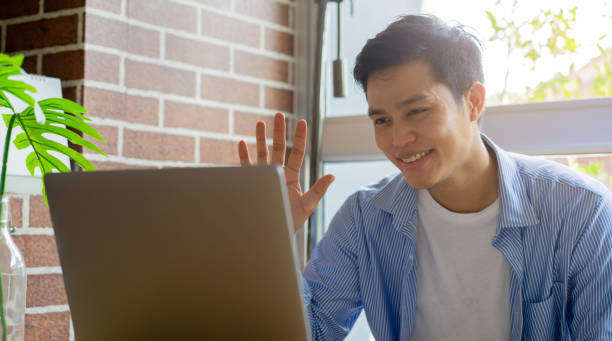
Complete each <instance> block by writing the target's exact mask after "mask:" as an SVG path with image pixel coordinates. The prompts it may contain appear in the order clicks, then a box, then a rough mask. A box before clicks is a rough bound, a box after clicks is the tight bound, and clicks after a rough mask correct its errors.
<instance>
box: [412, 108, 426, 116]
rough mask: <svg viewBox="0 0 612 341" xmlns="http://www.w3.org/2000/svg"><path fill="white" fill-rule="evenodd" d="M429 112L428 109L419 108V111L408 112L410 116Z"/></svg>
mask: <svg viewBox="0 0 612 341" xmlns="http://www.w3.org/2000/svg"><path fill="white" fill-rule="evenodd" d="M425 111H427V109H426V108H417V109H412V110H410V111H409V112H408V114H409V115H416V114H420V113H422V112H425Z"/></svg>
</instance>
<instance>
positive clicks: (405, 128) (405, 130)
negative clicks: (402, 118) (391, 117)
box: [393, 122, 417, 148]
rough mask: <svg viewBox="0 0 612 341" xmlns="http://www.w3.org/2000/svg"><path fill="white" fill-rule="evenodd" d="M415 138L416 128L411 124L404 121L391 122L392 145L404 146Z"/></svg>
mask: <svg viewBox="0 0 612 341" xmlns="http://www.w3.org/2000/svg"><path fill="white" fill-rule="evenodd" d="M416 139H417V134H416V129H415V128H414V126H413V125H411V124H407V123H404V122H394V124H393V147H400V148H401V147H405V146H406V145H408V144H411V143H414V142H415V141H416Z"/></svg>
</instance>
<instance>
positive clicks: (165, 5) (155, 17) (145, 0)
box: [127, 0, 197, 32]
mask: <svg viewBox="0 0 612 341" xmlns="http://www.w3.org/2000/svg"><path fill="white" fill-rule="evenodd" d="M127 11H128V12H127V15H128V18H133V19H138V20H142V21H144V22H148V23H150V24H154V25H157V26H164V27H168V28H173V29H177V30H181V31H186V32H196V30H197V12H196V8H195V7H192V6H187V5H182V4H178V3H175V2H171V1H168V0H130V1H129V2H128V9H127Z"/></svg>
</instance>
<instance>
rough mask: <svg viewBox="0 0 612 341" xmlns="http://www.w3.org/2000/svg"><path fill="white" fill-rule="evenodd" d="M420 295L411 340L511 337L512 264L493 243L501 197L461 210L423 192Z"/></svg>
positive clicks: (419, 235)
mask: <svg viewBox="0 0 612 341" xmlns="http://www.w3.org/2000/svg"><path fill="white" fill-rule="evenodd" d="M417 205H418V215H419V220H418V225H417V241H416V255H417V264H416V266H417V300H416V311H415V318H414V328H413V330H412V336H411V340H416V341H421V340H454V341H462V340H470V341H473V340H508V339H509V338H510V307H509V302H508V301H509V267H508V263H507V262H506V260H505V258H504V256H503V255H502V254H501V253H500V252H499V251H498V250H497V249H496V248H494V247H493V246H492V245H491V241H492V240H493V237H494V236H495V232H496V227H497V220H498V217H499V200H496V201H495V202H494V203H493V204H491V205H490V206H489V207H487V208H485V209H484V210H482V211H480V212H476V213H455V212H452V211H449V210H447V209H446V208H444V207H443V206H441V205H440V204H438V203H437V202H436V201H435V200H434V199H433V198H432V196H431V195H430V194H429V191H427V190H420V191H418V199H417Z"/></svg>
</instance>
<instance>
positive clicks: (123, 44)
mask: <svg viewBox="0 0 612 341" xmlns="http://www.w3.org/2000/svg"><path fill="white" fill-rule="evenodd" d="M84 26H85V35H84V36H85V42H87V43H89V44H94V45H101V46H106V47H112V48H115V49H118V50H121V51H126V52H130V53H134V54H140V55H143V56H147V57H159V32H157V31H153V30H149V29H146V28H142V27H137V26H129V25H128V24H126V23H123V22H121V21H117V20H113V19H107V18H101V17H98V16H95V15H92V14H87V15H86V16H85V25H84Z"/></svg>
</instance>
